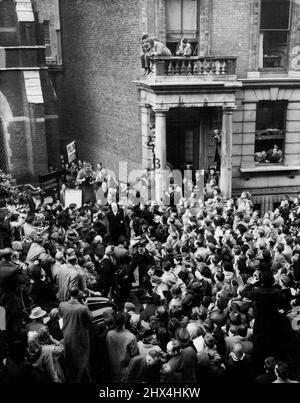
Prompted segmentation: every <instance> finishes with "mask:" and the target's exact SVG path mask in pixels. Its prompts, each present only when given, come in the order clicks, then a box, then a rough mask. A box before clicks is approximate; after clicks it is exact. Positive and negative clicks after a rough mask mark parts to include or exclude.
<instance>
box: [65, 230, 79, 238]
mask: <svg viewBox="0 0 300 403" xmlns="http://www.w3.org/2000/svg"><path fill="white" fill-rule="evenodd" d="M77 237H78V235H77V233H76V231H75V230H73V229H70V230H69V231H68V232H67V238H68V239H76V238H77Z"/></svg>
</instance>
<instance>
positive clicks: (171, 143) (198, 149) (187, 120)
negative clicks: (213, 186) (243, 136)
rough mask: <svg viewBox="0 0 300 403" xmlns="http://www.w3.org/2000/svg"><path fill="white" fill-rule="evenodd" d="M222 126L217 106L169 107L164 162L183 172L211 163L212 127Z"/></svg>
mask: <svg viewBox="0 0 300 403" xmlns="http://www.w3.org/2000/svg"><path fill="white" fill-rule="evenodd" d="M221 128H222V110H221V109H220V108H214V107H210V108H172V109H170V110H169V112H168V114H167V162H168V164H169V165H170V167H171V169H179V170H180V171H184V169H187V168H188V166H189V168H190V169H192V170H198V169H204V170H205V171H207V170H208V167H209V166H211V165H214V158H215V149H216V146H215V142H214V140H213V130H214V129H219V130H221Z"/></svg>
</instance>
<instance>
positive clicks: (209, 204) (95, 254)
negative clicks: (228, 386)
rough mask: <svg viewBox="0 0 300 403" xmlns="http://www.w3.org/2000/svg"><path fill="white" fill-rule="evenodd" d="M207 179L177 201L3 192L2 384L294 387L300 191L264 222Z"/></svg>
mask: <svg viewBox="0 0 300 403" xmlns="http://www.w3.org/2000/svg"><path fill="white" fill-rule="evenodd" d="M97 168H98V169H97V172H98V177H97V178H98V179H97V180H96V182H97V186H99V188H100V187H102V186H103V183H106V185H105V186H106V187H105V188H106V189H107V191H108V192H109V190H110V187H109V186H110V185H109V184H108V178H107V176H106V173H105V170H103V168H102V166H101V165H99V166H98V167H97ZM82 169H88V170H89V167H88V166H87V165H86V166H85V167H82ZM71 176H72V177H73V179H74V180H81V179H84V175H81V174H80V170H79V171H78V170H74V172H73V173H71ZM81 176H82V177H81ZM209 176H210V178H209V181H210V182H211V183H212V184H211V187H212V191H211V192H210V193H206V196H205V199H204V200H203V199H202V198H197V197H194V196H195V194H197V192H196V193H195V192H193V191H192V192H191V193H190V194H188V196H186V195H185V197H183V196H182V197H181V199H180V201H179V203H173V204H172V205H164V204H163V203H157V202H154V201H150V202H145V203H143V202H140V203H134V204H132V205H130V204H127V205H126V206H125V205H121V203H118V200H116V201H112V202H109V200H106V204H103V203H97V200H94V197H95V195H96V194H97V192H96V193H95V192H94V191H93V192H91V193H90V199H88V194H89V193H88V192H87V193H86V195H87V196H86V197H87V200H85V202H84V203H83V205H82V206H81V207H79V208H78V207H77V206H76V204H71V205H69V206H67V207H65V206H64V204H63V192H62V194H61V200H54V201H53V203H50V204H45V203H43V204H40V205H35V204H34V203H32V202H29V200H30V199H29V198H27V199H26V198H25V199H24V197H22V196H21V195H18V194H16V195H15V196H14V198H12V199H9V200H7V202H6V206H5V208H2V209H1V216H0V242H1V248H2V249H1V251H0V253H1V261H0V329H1V334H0V356H1V358H0V383H2V384H3V383H22V382H26V383H53V382H55V383H73V382H76V383H79V382H80V383H83V382H97V383H103V382H113V383H116V382H123V383H143V382H149V383H151V382H157V383H158V382H163V383H200V384H201V383H245V382H246V383H254V382H256V383H272V382H273V383H293V382H297V380H298V379H299V375H300V372H299V369H300V366H299V364H300V359H299V357H300V355H299V352H300V339H299V334H300V333H299V329H300V327H299V325H298V323H299V312H300V292H299V285H300V283H299V281H300V258H299V257H300V228H299V224H300V197H298V198H297V197H296V198H290V197H288V196H286V197H285V198H284V200H283V201H282V202H281V204H280V206H279V207H278V208H276V209H274V211H269V212H266V213H265V214H264V215H263V216H261V215H260V213H259V211H256V210H255V209H254V206H253V203H252V201H251V195H250V194H249V192H244V193H242V194H241V196H240V197H239V198H235V199H230V200H223V198H222V194H221V192H220V189H219V188H218V185H217V181H218V178H217V175H216V173H215V171H214V170H211V172H210V173H209ZM80 183H81V182H80ZM81 184H82V183H81ZM93 186H94V183H93ZM93 186H92V187H93ZM93 189H94V188H93ZM94 190H95V189H94ZM101 299H102V300H107V301H108V303H107V309H104V310H103V313H102V319H101V320H100V321H99V322H97V323H96V322H95V320H94V319H95V317H94V315H93V312H92V310H91V309H90V307H91V305H90V304H89V303H90V301H93V300H94V301H95V302H97V301H101Z"/></svg>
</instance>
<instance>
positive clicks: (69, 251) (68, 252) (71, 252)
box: [66, 248, 75, 256]
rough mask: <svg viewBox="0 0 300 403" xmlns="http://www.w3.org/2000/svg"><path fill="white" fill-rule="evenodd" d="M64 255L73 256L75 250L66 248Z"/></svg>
mask: <svg viewBox="0 0 300 403" xmlns="http://www.w3.org/2000/svg"><path fill="white" fill-rule="evenodd" d="M66 255H67V256H71V255H75V249H73V248H68V249H67V250H66Z"/></svg>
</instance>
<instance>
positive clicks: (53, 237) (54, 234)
mask: <svg viewBox="0 0 300 403" xmlns="http://www.w3.org/2000/svg"><path fill="white" fill-rule="evenodd" d="M50 238H51V239H53V240H54V241H56V240H57V239H58V238H59V234H58V232H53V233H52V234H51V236H50Z"/></svg>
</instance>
